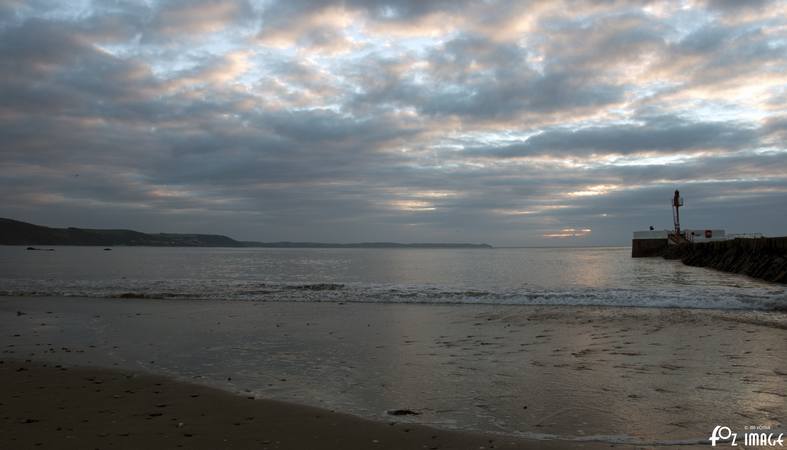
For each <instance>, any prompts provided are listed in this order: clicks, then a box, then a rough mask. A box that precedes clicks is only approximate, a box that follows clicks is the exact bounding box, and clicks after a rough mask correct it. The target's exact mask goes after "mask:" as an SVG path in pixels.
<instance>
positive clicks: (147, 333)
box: [0, 247, 787, 447]
mask: <svg viewBox="0 0 787 450" xmlns="http://www.w3.org/2000/svg"><path fill="white" fill-rule="evenodd" d="M53 248H54V250H53V251H29V250H26V249H25V247H0V350H1V351H2V355H0V356H2V357H3V358H17V359H19V358H23V359H31V360H43V361H46V362H53V363H57V364H63V365H66V366H90V367H106V368H119V369H123V370H130V371H142V372H149V373H154V374H160V375H165V376H168V377H171V378H175V379H178V380H185V381H188V382H196V383H202V384H206V385H208V386H212V387H216V388H219V389H224V390H227V391H230V392H233V393H239V394H241V395H244V396H253V397H255V398H266V399H276V400H282V401H287V402H295V403H301V404H306V405H312V406H317V407H321V408H325V409H330V410H334V411H341V412H346V413H350V414H354V415H357V416H360V417H365V418H369V419H372V420H378V421H383V422H387V423H396V424H397V426H402V427H406V426H407V424H408V423H419V424H426V425H430V426H436V427H442V428H449V429H458V430H465V431H482V432H487V433H493V434H498V435H500V438H501V439H505V438H506V437H507V436H521V437H527V438H535V439H562V440H569V441H601V442H606V443H609V444H616V443H627V444H635V445H644V446H671V447H681V446H684V445H692V446H693V445H700V444H707V438H708V436H709V433H710V432H711V431H712V430H713V427H714V426H716V425H726V426H733V427H736V426H737V427H742V426H748V425H757V426H768V427H771V429H772V430H784V424H785V423H787V402H785V394H784V392H785V391H786V390H787V357H785V352H784V349H785V348H786V347H785V346H787V313H785V306H786V305H787V286H785V285H780V284H775V283H768V282H765V281H760V280H756V279H753V278H749V277H746V276H743V275H738V274H730V273H723V272H719V271H715V270H711V269H707V268H700V267H690V266H686V265H684V264H682V263H681V262H680V261H668V260H664V259H662V258H637V259H633V258H631V256H630V252H631V249H630V248H627V247H605V248H493V249H412V248H408V249H266V248H160V247H158V248H147V247H114V248H112V249H111V250H104V249H103V248H101V247H53ZM396 410H409V411H411V412H412V413H413V414H412V415H406V416H398V415H396V416H394V415H391V414H390V412H391V411H396ZM736 429H737V428H736Z"/></svg>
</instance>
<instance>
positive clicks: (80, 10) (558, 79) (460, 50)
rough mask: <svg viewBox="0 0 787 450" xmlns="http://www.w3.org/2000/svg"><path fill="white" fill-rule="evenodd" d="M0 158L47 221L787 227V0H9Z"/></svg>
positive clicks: (349, 229) (569, 232) (328, 232)
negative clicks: (680, 204)
mask: <svg viewBox="0 0 787 450" xmlns="http://www.w3.org/2000/svg"><path fill="white" fill-rule="evenodd" d="M0 169H1V170H0V216H2V217H9V218H14V219H18V220H24V221H29V222H33V223H38V224H42V225H48V226H77V227H93V228H131V229H137V230H140V231H147V232H203V233H219V234H226V235H229V236H232V237H234V238H236V239H243V240H261V241H280V240H291V241H323V242H360V241H398V242H485V243H490V244H493V245H545V246H549V245H557V246H563V245H625V244H628V243H629V242H630V239H631V232H632V231H634V230H641V229H647V227H648V226H651V225H652V226H655V227H656V228H657V229H666V228H671V227H672V214H671V211H670V200H671V197H672V193H673V191H674V190H675V189H680V191H681V194H682V195H683V197H684V198H685V207H684V208H683V209H682V211H681V216H682V219H683V223H682V225H683V226H684V228H700V229H701V228H725V229H726V230H727V231H728V232H737V233H743V232H759V233H764V234H766V235H787V0H785V1H736V0H718V1H711V0H685V1H678V0H676V1H645V0H643V1H626V2H623V1H614V0H608V1H607V0H603V1H602V0H597V1H578V0H577V1H575V0H565V1H534V2H525V1H516V2H515V1H495V0H487V1H464V0H434V1H429V2H425V1H420V0H345V1H334V0H326V1H319V2H318V1H304V0H287V1H272V0H265V1H252V0H248V1H247V0H190V1H185V0H173V1H160V0H147V1H125V0H113V1H110V0H107V1H98V0H94V1H87V0H81V1H80V0H72V1H68V2H64V1H59V0H58V1H50V0H28V1H22V0H0Z"/></svg>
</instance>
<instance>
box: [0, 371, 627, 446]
mask: <svg viewBox="0 0 787 450" xmlns="http://www.w3.org/2000/svg"><path fill="white" fill-rule="evenodd" d="M0 386H2V390H0V448H3V449H28V448H41V449H46V448H54V449H80V450H82V449H103V448H107V449H135V450H136V449H142V448H145V449H174V448H187V449H211V450H218V449H303V450H306V449H344V450H352V449H358V450H361V449H363V450H366V449H391V450H406V449H418V450H421V449H536V448H539V449H559V448H567V447H569V448H585V449H603V448H610V447H611V446H610V445H606V444H601V443H577V442H570V443H567V442H559V441H551V442H545V441H527V440H524V439H517V438H513V437H502V436H495V435H484V434H479V433H475V434H473V433H462V432H455V431H454V432H451V431H444V430H437V429H433V428H429V427H425V426H420V425H413V424H408V423H401V422H396V421H394V420H392V421H390V422H388V423H382V422H373V421H369V420H363V419H360V418H357V417H353V416H350V415H347V414H341V413H337V412H332V411H327V410H323V409H318V408H311V407H307V406H300V405H293V404H289V403H283V402H277V401H273V400H261V399H255V398H254V397H241V396H235V395H231V394H229V393H226V392H223V391H220V390H216V389H211V388H208V387H205V386H199V385H194V384H189V383H183V382H177V381H174V380H171V379H168V378H163V377H156V376H151V375H143V374H138V373H131V372H120V371H112V370H106V369H94V368H73V367H71V368H67V367H64V366H62V365H56V366H53V365H46V364H41V363H32V362H19V361H3V363H2V364H0ZM620 447H621V446H618V448H620ZM623 448H625V446H624V447H623Z"/></svg>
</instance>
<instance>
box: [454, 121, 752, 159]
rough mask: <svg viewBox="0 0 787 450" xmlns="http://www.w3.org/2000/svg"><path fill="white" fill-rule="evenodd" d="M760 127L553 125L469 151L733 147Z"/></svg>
mask: <svg viewBox="0 0 787 450" xmlns="http://www.w3.org/2000/svg"><path fill="white" fill-rule="evenodd" d="M757 135H758V133H757V131H756V130H754V129H752V128H749V127H746V126H745V125H741V124H733V123H724V122H700V123H698V122H691V121H688V120H686V119H681V118H678V117H660V118H650V119H649V120H648V121H646V123H645V124H643V125H612V126H595V127H589V128H580V129H576V130H574V129H553V130H548V131H544V132H543V133H540V134H536V135H535V136H532V137H530V138H528V139H527V140H525V141H524V142H522V143H519V144H513V145H508V146H505V147H501V148H471V149H469V150H468V151H467V154H468V155H475V156H489V157H497V158H511V157H520V156H528V155H543V154H573V155H584V154H588V153H602V154H606V153H617V154H630V153H637V152H648V151H656V152H663V153H671V152H675V151H691V150H699V149H726V150H732V149H737V148H741V147H745V146H748V145H754V144H755V143H756V142H757V139H756V138H757Z"/></svg>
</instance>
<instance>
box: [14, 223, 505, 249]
mask: <svg viewBox="0 0 787 450" xmlns="http://www.w3.org/2000/svg"><path fill="white" fill-rule="evenodd" d="M0 245H97V246H107V247H109V246H150V247H264V248H492V247H491V246H490V245H487V244H430V243H425V244H398V243H395V242H364V243H356V244H330V243H322V242H252V241H243V242H242V241H236V240H235V239H232V238H229V237H227V236H222V235H219V234H180V233H156V234H152V233H141V232H139V231H133V230H99V229H92V228H73V227H69V228H50V227H45V226H41V225H34V224H32V223H27V222H20V221H18V220H13V219H4V218H0Z"/></svg>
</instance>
